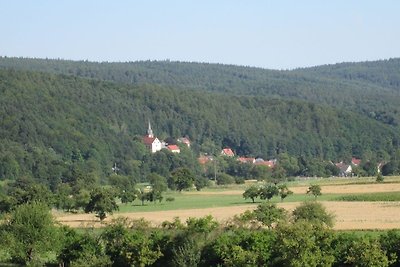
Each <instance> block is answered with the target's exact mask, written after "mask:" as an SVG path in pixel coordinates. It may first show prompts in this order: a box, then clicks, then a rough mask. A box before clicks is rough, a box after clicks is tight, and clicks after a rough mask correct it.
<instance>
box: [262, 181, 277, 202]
mask: <svg viewBox="0 0 400 267" xmlns="http://www.w3.org/2000/svg"><path fill="white" fill-rule="evenodd" d="M278 194H279V190H278V187H277V186H276V185H274V184H270V185H268V186H263V187H261V188H260V198H261V199H267V200H268V201H270V199H271V198H273V197H274V196H277V195H278Z"/></svg>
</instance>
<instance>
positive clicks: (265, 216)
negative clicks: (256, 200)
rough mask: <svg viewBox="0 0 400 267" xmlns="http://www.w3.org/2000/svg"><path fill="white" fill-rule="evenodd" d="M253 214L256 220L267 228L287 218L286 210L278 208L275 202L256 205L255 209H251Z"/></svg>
mask: <svg viewBox="0 0 400 267" xmlns="http://www.w3.org/2000/svg"><path fill="white" fill-rule="evenodd" d="M253 214H254V218H255V219H256V220H257V221H259V222H261V223H262V224H263V225H265V226H267V227H268V228H272V226H273V224H276V223H278V222H280V221H285V220H286V219H287V217H286V211H285V210H284V209H283V208H278V207H277V206H276V205H275V204H270V203H262V204H260V205H258V206H257V209H255V210H254V211H253Z"/></svg>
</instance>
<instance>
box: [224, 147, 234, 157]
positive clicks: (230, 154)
mask: <svg viewBox="0 0 400 267" xmlns="http://www.w3.org/2000/svg"><path fill="white" fill-rule="evenodd" d="M221 155H224V156H228V157H233V156H235V153H233V151H232V149H230V148H224V149H222V151H221Z"/></svg>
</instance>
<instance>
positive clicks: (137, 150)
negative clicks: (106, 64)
mask: <svg viewBox="0 0 400 267" xmlns="http://www.w3.org/2000/svg"><path fill="white" fill-rule="evenodd" d="M0 80H1V83H0V95H1V98H0V107H1V109H0V113H1V118H2V120H1V121H0V124H1V125H0V138H1V143H0V177H1V178H2V179H7V178H13V177H14V178H15V177H18V176H21V175H28V176H34V177H36V178H39V177H41V179H43V177H48V179H52V178H50V177H51V176H57V177H60V176H62V174H61V173H62V171H61V170H62V169H65V166H64V167H63V168H61V167H60V165H65V164H67V165H68V164H73V163H74V162H84V163H85V164H86V165H87V166H90V167H88V168H89V169H90V170H92V171H93V172H95V173H96V174H97V175H100V176H101V177H104V176H105V175H107V174H108V173H109V172H110V170H111V166H112V165H113V163H114V162H118V164H119V165H121V166H123V167H124V170H123V172H125V174H129V175H135V176H138V175H140V171H139V170H138V168H140V166H139V165H140V164H142V163H143V162H144V161H145V160H144V159H145V158H146V157H148V154H149V153H148V152H147V151H146V149H145V148H144V145H143V144H142V140H141V136H143V135H144V134H145V132H146V127H147V122H148V120H150V121H151V122H152V124H153V128H154V131H155V133H156V135H157V136H159V137H160V138H162V139H166V138H168V137H171V138H174V139H175V138H177V137H181V136H189V137H190V139H191V140H192V141H193V147H192V152H193V153H192V154H191V156H187V158H192V159H193V158H195V157H197V156H198V153H200V152H206V153H213V154H215V153H219V152H218V151H220V149H221V148H222V147H231V148H232V149H234V151H235V152H236V154H238V155H243V156H253V157H263V158H266V159H268V158H276V157H277V156H278V155H279V154H280V153H288V154H289V155H292V156H295V157H304V158H320V159H325V160H333V161H339V160H346V159H347V160H348V159H349V158H351V157H352V156H357V157H367V156H368V155H369V156H370V155H378V159H381V160H382V159H386V160H387V159H389V158H390V157H391V155H393V154H394V153H395V152H396V150H397V148H398V146H399V142H400V134H399V132H398V131H397V130H396V128H394V127H393V126H390V125H387V124H384V123H381V122H379V121H376V120H373V119H371V118H369V117H368V116H363V115H361V114H359V113H356V112H352V111H348V110H344V109H335V108H333V107H329V106H326V105H318V104H314V103H310V102H306V101H300V100H285V99H277V98H273V97H265V96H264V97H255V96H238V95H231V94H221V93H215V92H214V93H211V92H208V93H205V92H203V91H201V92H200V91H196V90H183V89H175V88H172V87H167V86H161V85H154V84H138V85H127V84H117V83H115V82H106V81H99V80H95V79H85V78H79V77H76V76H72V75H59V74H49V73H40V72H31V71H17V70H1V71H0ZM188 161H189V160H186V162H188ZM138 164H139V165H138ZM138 166H139V167H138ZM60 168H61V169H60Z"/></svg>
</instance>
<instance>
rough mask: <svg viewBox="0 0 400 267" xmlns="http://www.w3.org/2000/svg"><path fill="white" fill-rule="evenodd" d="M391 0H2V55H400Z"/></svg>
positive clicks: (397, 4) (296, 63)
mask: <svg viewBox="0 0 400 267" xmlns="http://www.w3.org/2000/svg"><path fill="white" fill-rule="evenodd" d="M399 14H400V1H398V0H373V1H372V0H334V1H328V0H301V1H300V0H275V1H270V0H247V1H245V0H197V1H195V0H159V1H156V0H126V1H125V0H114V1H111V0H109V1H102V0H56V1H54V0H35V1H34V0H0V33H1V38H0V56H9V57H35V58H61V59H72V60H89V61H113V62H114V61H118V62H119V61H121V62H125V61H137V60H171V61H190V62H209V63H222V64H234V65H244V66H256V67H262V68H268V69H293V68H298V67H309V66H316V65H323V64H334V63H339V62H358V61H367V60H368V61H370V60H379V59H388V58H395V57H400V15H399Z"/></svg>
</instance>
